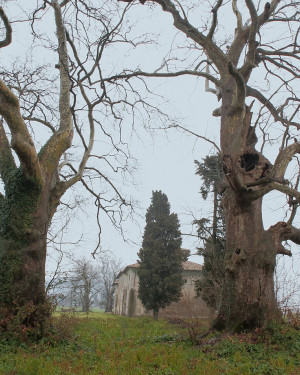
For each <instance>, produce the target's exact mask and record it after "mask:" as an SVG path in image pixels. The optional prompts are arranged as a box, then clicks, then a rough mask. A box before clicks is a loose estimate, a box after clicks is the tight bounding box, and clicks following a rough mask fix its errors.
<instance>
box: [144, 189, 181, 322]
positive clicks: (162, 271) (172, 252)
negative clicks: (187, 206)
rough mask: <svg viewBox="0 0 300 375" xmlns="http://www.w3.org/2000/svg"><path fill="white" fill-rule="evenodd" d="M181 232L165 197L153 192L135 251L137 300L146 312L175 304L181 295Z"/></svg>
mask: <svg viewBox="0 0 300 375" xmlns="http://www.w3.org/2000/svg"><path fill="white" fill-rule="evenodd" d="M181 243H182V239H181V233H180V230H179V221H178V217H177V215H176V214H175V213H170V204H169V202H168V198H167V196H166V194H164V193H162V192H161V191H153V192H152V199H151V204H150V206H149V208H148V210H147V213H146V226H145V231H144V236H143V244H142V249H141V250H140V251H139V254H138V255H139V258H140V260H139V261H138V262H139V264H140V267H139V268H138V276H139V298H140V300H141V301H142V303H143V305H144V306H145V308H146V309H147V310H152V311H153V318H154V319H157V317H158V311H159V309H160V308H164V307H166V306H168V305H170V303H171V302H173V301H178V300H179V299H180V296H181V287H182V284H183V280H182V271H183V268H182V262H183V261H184V260H186V256H185V255H184V254H183V252H182V250H181Z"/></svg>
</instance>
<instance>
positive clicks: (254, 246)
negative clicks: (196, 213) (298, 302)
mask: <svg viewBox="0 0 300 375" xmlns="http://www.w3.org/2000/svg"><path fill="white" fill-rule="evenodd" d="M224 209H225V217H226V256H225V267H226V269H225V272H226V279H225V283H224V291H223V294H222V303H221V309H220V312H219V316H218V318H217V320H216V321H215V323H214V324H215V327H216V328H222V329H223V328H227V329H232V330H243V329H249V328H250V329H251V328H255V327H258V326H261V325H263V324H264V323H265V322H267V321H269V320H271V319H274V318H275V319H277V318H278V317H279V316H280V314H279V310H278V308H277V303H276V299H275V294H274V281H273V275H274V269H275V265H276V255H277V252H276V247H275V243H274V240H273V239H272V236H271V235H270V233H269V232H267V231H265V230H264V228H263V223H262V216H261V199H258V200H256V201H255V202H251V203H243V202H239V201H238V200H237V199H236V196H235V195H234V194H233V193H232V192H228V193H226V197H224Z"/></svg>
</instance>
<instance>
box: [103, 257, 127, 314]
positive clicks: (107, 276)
mask: <svg viewBox="0 0 300 375" xmlns="http://www.w3.org/2000/svg"><path fill="white" fill-rule="evenodd" d="M98 262H99V263H100V265H99V267H98V273H99V300H100V304H101V306H103V307H104V309H105V312H112V308H113V294H114V287H113V283H114V282H115V280H116V278H117V276H118V274H119V273H120V272H121V270H122V268H123V267H122V262H121V260H120V259H118V258H116V257H114V256H109V255H108V254H104V255H101V256H100V257H99V260H98Z"/></svg>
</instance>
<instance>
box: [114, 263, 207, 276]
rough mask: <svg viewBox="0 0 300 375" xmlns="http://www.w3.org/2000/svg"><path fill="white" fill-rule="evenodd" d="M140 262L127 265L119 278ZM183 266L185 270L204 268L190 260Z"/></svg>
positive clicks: (137, 266) (136, 266)
mask: <svg viewBox="0 0 300 375" xmlns="http://www.w3.org/2000/svg"><path fill="white" fill-rule="evenodd" d="M139 266H140V265H139V263H134V264H129V265H128V266H126V267H125V268H124V270H123V271H121V272H120V273H119V274H118V276H117V279H119V277H120V276H121V275H122V274H123V273H126V272H127V270H129V269H130V268H139ZM182 266H183V270H184V271H201V270H202V265H201V264H198V263H195V262H190V261H186V262H183V263H182Z"/></svg>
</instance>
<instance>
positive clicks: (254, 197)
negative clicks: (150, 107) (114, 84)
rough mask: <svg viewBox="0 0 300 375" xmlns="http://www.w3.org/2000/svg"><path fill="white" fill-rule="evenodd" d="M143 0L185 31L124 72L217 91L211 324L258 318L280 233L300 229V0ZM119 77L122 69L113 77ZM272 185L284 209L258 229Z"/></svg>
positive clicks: (270, 300) (250, 323) (288, 236)
mask: <svg viewBox="0 0 300 375" xmlns="http://www.w3.org/2000/svg"><path fill="white" fill-rule="evenodd" d="M141 3H142V4H144V3H145V5H144V6H147V5H149V6H151V9H153V12H154V11H155V10H157V7H156V6H158V7H159V9H161V10H162V11H163V12H165V13H166V14H168V15H169V16H171V18H170V17H169V18H168V19H166V22H168V21H170V19H171V20H172V21H173V25H174V27H175V28H176V29H177V30H178V31H179V35H181V36H183V38H179V42H178V43H181V44H180V45H179V44H177V45H176V44H175V42H172V43H173V44H172V45H173V50H172V51H171V52H170V54H169V59H166V60H165V61H164V63H163V64H162V65H161V67H160V68H159V69H157V70H156V71H155V72H154V73H153V72H152V73H151V72H150V73H147V72H144V73H141V71H132V72H127V74H126V76H127V77H128V78H129V77H133V76H137V75H139V76H141V74H143V75H144V76H145V77H177V76H180V75H184V74H189V75H194V76H196V77H202V78H204V79H205V80H206V89H207V91H208V92H212V93H214V94H216V96H217V98H218V100H220V101H221V103H220V104H221V105H220V107H219V108H217V109H216V110H215V111H214V112H213V115H214V116H220V123H221V130H220V145H221V151H222V156H223V168H224V172H225V175H226V181H225V182H224V186H223V191H222V192H223V207H224V212H225V218H226V256H225V259H226V283H225V288H224V289H223V294H222V295H223V298H222V303H221V308H220V312H219V315H218V317H217V319H216V321H215V323H214V326H215V327H216V328H219V329H223V328H227V329H234V330H239V329H247V328H249V329H251V328H254V327H256V326H261V325H263V324H265V323H266V322H267V321H268V320H270V319H274V318H278V317H279V316H280V312H279V309H278V307H277V303H276V298H275V293H274V269H275V265H276V256H277V254H284V255H287V256H291V255H292V254H291V251H290V250H289V249H287V248H286V247H284V245H282V242H285V241H287V240H291V241H293V242H294V243H296V244H300V230H299V229H298V228H296V227H294V226H293V224H292V223H293V219H294V217H295V212H296V209H297V207H298V205H299V202H300V193H299V191H298V184H299V178H297V175H298V174H297V172H298V171H299V165H298V163H297V160H298V159H297V154H299V153H300V142H298V140H297V138H296V134H297V131H298V130H299V129H300V123H299V108H300V104H299V100H300V99H299V96H298V91H297V88H296V80H297V79H298V78H299V72H300V69H299V60H300V57H299V52H300V45H299V2H298V1H294V0H292V1H291V0H281V1H280V0H272V1H271V2H262V1H254V0H244V1H239V2H238V1H236V0H230V1H223V0H216V1H205V2H198V1H197V2H196V1H184V0H180V1H177V0H176V1H172V0H151V1H150V0H149V1H141ZM199 3H200V4H199ZM182 41H183V42H182ZM179 47H181V48H179ZM182 51H184V54H181V52H182ZM176 56H177V59H176ZM176 62H177V63H178V68H177V66H176ZM179 64H181V66H179ZM182 64H185V69H184V70H182ZM176 68H177V69H176ZM119 78H120V79H121V78H124V75H121V76H116V77H114V78H112V79H115V80H116V79H119ZM254 115H255V116H254ZM269 142H271V145H272V150H271V152H268V143H269ZM257 147H260V149H258V148H257ZM275 148H276V151H275ZM263 151H264V154H263ZM275 152H276V153H277V156H276V157H275V158H274V153H275ZM271 158H272V159H273V160H272V161H271V160H269V159H271ZM295 161H296V163H295ZM292 167H294V168H296V174H295V178H294V179H292V178H287V176H286V174H287V173H286V172H287V170H288V168H289V170H291V168H292ZM274 190H276V191H278V192H280V193H282V194H283V197H284V196H285V197H287V201H288V204H289V205H290V213H291V216H290V218H287V219H286V220H284V221H283V220H280V221H278V222H277V223H276V224H275V225H273V226H272V227H270V228H269V229H268V230H265V229H264V226H263V220H262V200H263V197H264V196H265V195H266V194H268V193H269V192H271V191H274Z"/></svg>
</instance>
